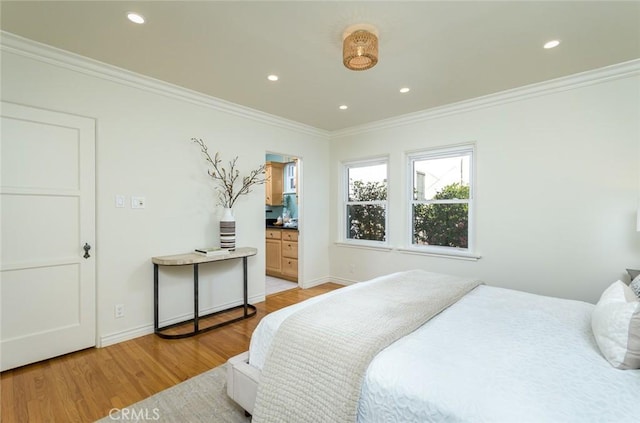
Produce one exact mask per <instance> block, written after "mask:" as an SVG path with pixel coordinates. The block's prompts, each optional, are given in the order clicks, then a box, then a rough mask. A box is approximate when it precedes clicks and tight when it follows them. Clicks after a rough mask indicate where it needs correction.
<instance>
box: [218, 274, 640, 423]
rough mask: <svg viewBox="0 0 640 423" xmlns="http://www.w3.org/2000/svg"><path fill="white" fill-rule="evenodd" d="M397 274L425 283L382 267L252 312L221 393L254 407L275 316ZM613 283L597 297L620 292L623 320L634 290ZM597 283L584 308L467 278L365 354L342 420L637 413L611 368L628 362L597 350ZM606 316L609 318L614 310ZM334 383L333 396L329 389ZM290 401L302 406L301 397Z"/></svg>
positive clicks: (572, 418)
mask: <svg viewBox="0 0 640 423" xmlns="http://www.w3.org/2000/svg"><path fill="white" fill-rule="evenodd" d="M407 275H411V276H412V277H415V276H420V277H421V278H424V279H425V280H427V279H430V278H433V277H434V275H437V274H431V273H428V272H423V271H410V272H400V273H396V274H392V275H386V276H383V277H380V278H375V279H372V280H371V281H367V282H362V283H358V284H355V285H351V286H348V287H345V288H342V289H339V290H336V291H332V292H330V293H327V294H324V295H322V296H318V297H314V298H311V299H309V300H307V301H304V302H301V303H299V304H295V305H292V306H290V307H287V308H285V309H282V310H279V311H277V312H274V313H271V314H269V315H268V316H266V317H265V318H263V319H262V321H261V322H260V324H259V325H258V327H257V328H256V330H255V331H254V333H253V335H252V339H251V344H250V349H249V351H248V352H246V353H243V354H241V355H239V356H236V357H234V358H232V359H230V360H229V363H228V366H227V391H228V394H229V396H230V397H231V398H232V399H234V400H235V401H236V402H238V403H239V404H240V405H241V406H242V407H243V408H244V409H245V410H247V412H249V413H254V411H256V410H255V409H254V408H255V406H256V398H257V397H259V392H258V391H259V389H260V388H261V384H262V386H263V387H264V386H265V384H266V381H265V377H264V375H263V371H264V370H265V366H267V367H268V366H269V363H270V360H274V358H273V357H271V356H270V354H271V355H273V354H272V353H273V350H276V349H275V347H274V345H272V344H273V343H274V342H275V341H274V339H277V334H278V332H279V330H281V326H283V324H284V323H285V322H288V321H289V320H291V319H293V318H295V316H299V315H300V314H302V313H304V311H305V309H311V308H313V307H316V308H319V307H322V306H323V305H324V304H327V302H328V301H330V298H331V297H334V298H335V299H338V298H340V296H343V295H345V294H347V295H348V293H349V292H350V291H351V295H354V294H357V295H358V296H361V295H362V293H364V292H366V290H368V289H371V286H374V285H376V284H378V283H380V282H381V281H382V282H385V281H386V282H389V281H390V280H397V279H398V278H406V277H407ZM622 285H624V284H622V282H619V283H616V284H613V285H612V286H611V287H610V288H609V289H608V290H607V291H609V297H616V298H618V299H619V298H620V296H623V297H624V296H625V295H626V297H625V298H626V299H625V298H623V299H622V300H621V301H622V302H624V304H625V307H626V309H625V310H628V311H625V312H624V313H623V315H624V316H623V317H624V319H627V320H628V319H632V320H633V321H635V323H634V324H637V323H640V305H637V304H636V303H637V298H635V297H634V298H635V302H636V303H634V299H633V298H630V297H629V296H628V292H627V291H625V289H628V287H626V285H624V287H623V286H622ZM607 291H605V293H603V298H601V300H600V302H599V303H598V305H597V306H595V305H593V304H589V303H585V302H580V301H572V300H566V299H558V298H552V297H545V296H540V295H534V294H530V293H525V292H520V291H515V290H509V289H504V288H498V287H492V286H488V285H485V284H479V285H477V286H475V285H474V286H473V287H472V288H471V289H470V290H469V291H468V292H467V293H465V294H464V295H462V296H461V297H460V298H459V299H456V300H455V301H454V302H453V303H452V304H451V305H449V306H447V307H445V308H444V309H443V310H442V311H439V312H437V313H436V314H435V315H434V316H433V317H431V318H430V319H429V320H428V321H426V322H425V323H423V324H421V325H420V326H419V327H417V329H415V330H411V331H410V332H409V333H408V334H406V335H404V336H402V337H400V338H399V339H397V340H395V341H393V342H391V343H390V344H389V345H388V346H386V347H384V348H383V349H381V350H380V351H379V352H377V353H376V354H375V355H374V356H373V357H372V359H371V360H370V361H368V362H367V366H366V371H364V374H363V376H362V378H361V381H360V382H359V385H358V386H359V389H358V390H359V392H358V395H357V406H356V416H355V418H354V419H352V418H351V417H353V416H351V417H349V418H347V419H344V421H353V420H357V421H359V422H390V421H397V422H400V421H401V422H430V421H434V422H440V421H452V422H514V421H517V422H591V421H597V422H627V421H628V422H631V421H634V422H635V421H639V420H640V410H638V406H637V401H638V397H639V396H640V370H637V369H629V370H621V369H620V368H616V367H621V368H625V366H626V364H623V363H622V361H623V360H625V359H629V352H628V351H626V353H627V355H626V356H623V357H622V358H620V351H619V350H616V348H617V347H614V348H613V353H612V352H611V351H609V350H611V348H610V347H609V350H607V345H605V344H606V342H609V341H611V339H610V338H611V337H610V336H609V335H610V333H604V336H603V331H607V330H608V329H607V328H606V327H605V328H603V327H602V325H600V327H599V326H598V324H596V323H597V322H595V318H594V316H600V315H603V314H604V315H605V318H604V319H605V321H606V319H607V318H609V317H610V316H611V313H610V312H609V311H607V310H609V309H611V307H610V306H608V304H609V303H607V302H606V301H604V300H606V299H608V298H609V297H606V298H605V294H607ZM614 294H615V295H614ZM601 303H603V304H604V306H602V305H601ZM612 304H613V303H612ZM616 304H618V303H616ZM607 307H609V308H608V309H607ZM616 307H617V306H616ZM634 307H635V308H634ZM619 309H620V307H618V308H617V309H616V310H619ZM602 310H604V312H603V311H602ZM598 313H599V314H598ZM625 313H626V314H625ZM614 314H615V313H614ZM292 316H294V317H293V318H292ZM616 316H617V317H616V319H617V320H618V321H619V320H620V313H619V312H618V314H617V315H616ZM601 320H602V319H601ZM605 323H606V322H605ZM609 323H610V322H609ZM618 323H619V322H618ZM605 326H607V325H606V324H605ZM610 326H611V325H609V326H608V327H610ZM614 326H615V325H614ZM618 326H620V325H618ZM619 329H620V327H617V329H616V330H619ZM623 329H625V328H623ZM626 329H628V330H627V338H625V340H624V342H627V343H633V342H636V341H637V340H639V339H640V334H638V333H636V334H635V335H634V336H637V337H638V338H634V339H631V337H630V335H628V334H630V333H631V332H632V329H633V331H637V330H640V326H639V327H633V328H631V327H628V328H626ZM626 329H625V330H626ZM622 331H623V332H624V330H622ZM609 332H610V331H609ZM594 334H595V336H594ZM614 338H615V337H614ZM603 339H604V340H603ZM305 342H306V341H305ZM298 343H300V342H299V341H298ZM599 343H600V344H602V345H600V344H599ZM614 344H615V342H614ZM618 346H619V345H618ZM636 346H638V345H636ZM603 347H604V349H605V352H604V353H603V350H602V348H603ZM287 348H291V347H290V346H289V347H287ZM296 354H297V353H296ZM296 354H294V356H296V357H297V355H296ZM603 354H608V356H606V357H605V355H603ZM616 354H617V356H616ZM633 354H635V353H633V352H632V353H631V356H630V357H631V362H632V367H634V366H636V368H637V367H640V356H633ZM616 360H617V361H616ZM291 361H297V359H294V360H291ZM307 366H308V364H307ZM314 366H317V368H315V367H314ZM322 366H323V364H322V363H319V364H313V365H312V368H313V370H314V371H316V373H317V374H318V375H320V374H323V373H324V372H325V371H326V369H324V368H323V367H322ZM265 373H266V372H265ZM314 377H315V376H314ZM332 377H333V376H332ZM293 379H294V380H293V381H292V382H287V383H291V384H292V385H291V386H283V387H280V386H277V388H278V389H281V391H279V393H277V394H276V395H277V397H278V398H279V397H280V396H286V395H287V394H290V395H291V396H292V398H294V399H297V398H298V397H296V395H298V394H299V393H298V392H297V391H296V383H297V382H299V381H296V380H295V375H294V377H293ZM269 389H270V390H271V389H272V387H270V388H269ZM335 389H337V390H338V392H340V389H341V387H340V386H336V387H335ZM263 390H264V389H263ZM303 394H304V393H303ZM316 394H317V393H316V392H314V391H313V390H311V392H307V393H306V395H308V396H309V398H308V399H307V400H308V401H312V402H322V400H323V398H322V396H321V395H316ZM261 395H262V396H264V395H265V394H264V393H263V394H261ZM271 398H273V397H271ZM299 398H300V401H301V402H304V398H302V395H301V397H299ZM263 402H264V401H263ZM283 404H286V402H285V403H281V404H278V405H277V406H276V408H282V407H283ZM323 407H324V408H323ZM329 408H333V405H331V406H327V405H323V404H322V403H321V404H320V405H319V408H317V409H316V411H314V413H315V414H314V415H313V418H312V420H313V421H334V419H335V416H333V415H330V414H326V415H325V413H324V412H322V411H321V412H318V411H317V410H328V409H329ZM257 411H259V414H260V415H254V420H255V421H256V422H262V421H278V420H280V421H293V420H291V419H287V418H283V417H282V416H280V417H279V418H275V419H270V418H269V416H268V415H267V416H266V417H265V414H269V413H266V412H265V411H264V409H263V410H262V411H260V410H257ZM285 415H286V414H285ZM328 416H331V417H330V418H329V417H328ZM307 417H308V416H307ZM305 420H306V421H309V419H308V418H305ZM338 420H340V419H338Z"/></svg>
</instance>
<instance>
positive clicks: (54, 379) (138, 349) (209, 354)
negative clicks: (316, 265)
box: [0, 283, 341, 423]
mask: <svg viewBox="0 0 640 423" xmlns="http://www.w3.org/2000/svg"><path fill="white" fill-rule="evenodd" d="M340 287H341V285H338V284H334V283H327V284H323V285H320V286H317V287H314V288H309V289H305V290H302V289H299V288H296V289H292V290H288V291H284V292H281V293H277V294H273V295H270V296H268V297H267V300H266V301H265V302H263V303H258V304H255V305H256V307H257V309H258V313H257V315H256V316H255V317H253V318H251V319H248V320H245V321H240V322H237V323H234V324H231V325H229V326H225V327H222V328H219V329H215V330H212V331H210V332H206V333H203V334H200V335H198V336H195V337H192V338H185V339H180V340H166V339H161V338H159V337H157V336H155V335H147V336H142V337H140V338H136V339H133V340H130V341H126V342H122V343H119V344H116V345H112V346H109V347H106V348H90V349H87V350H83V351H79V352H75V353H72V354H68V355H65V356H62V357H57V358H54V359H51V360H46V361H42V362H40V363H35V364H31V365H29V366H25V367H21V368H18V369H14V370H8V371H6V372H3V373H2V376H1V379H2V380H1V383H2V384H1V390H0V395H1V397H2V398H1V408H0V420H1V421H2V422H5V423H14V422H15V423H23V422H65V423H66V422H93V421H95V420H97V419H99V418H102V417H104V416H106V415H107V414H108V413H109V410H111V409H112V408H123V407H126V406H128V405H131V404H133V403H135V402H138V401H140V400H142V399H144V398H147V397H149V396H151V395H153V394H155V393H157V392H160V391H162V390H163V389H166V388H169V387H170V386H173V385H176V384H178V383H180V382H182V381H184V380H186V379H189V378H190V377H193V376H196V375H198V374H200V373H203V372H205V371H207V370H209V369H212V368H214V367H216V366H219V365H221V364H223V363H225V362H226V361H227V359H229V358H230V357H233V356H234V355H236V354H240V353H241V352H243V351H246V350H248V349H249V339H250V337H251V333H253V330H254V328H255V327H256V325H257V324H258V322H259V321H260V319H262V318H263V317H264V316H265V315H267V314H268V313H271V312H272V311H275V310H278V309H280V308H282V307H285V306H288V305H290V304H295V303H298V302H300V301H302V300H305V299H307V298H310V297H314V296H316V295H319V294H322V293H324V292H328V291H332V290H334V289H337V288H340Z"/></svg>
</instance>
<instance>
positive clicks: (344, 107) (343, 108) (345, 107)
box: [339, 104, 349, 110]
mask: <svg viewBox="0 0 640 423" xmlns="http://www.w3.org/2000/svg"><path fill="white" fill-rule="evenodd" d="M348 108H349V106H347V105H346V104H343V105H342V106H340V107H339V109H340V110H347V109H348Z"/></svg>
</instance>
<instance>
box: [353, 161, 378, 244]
mask: <svg viewBox="0 0 640 423" xmlns="http://www.w3.org/2000/svg"><path fill="white" fill-rule="evenodd" d="M344 181H345V183H344V197H343V213H344V214H343V216H344V219H343V222H344V226H343V228H344V229H343V230H344V235H343V237H344V239H345V240H346V241H347V242H355V243H363V244H372V245H380V244H385V243H386V241H387V210H388V204H387V159H376V160H366V161H358V162H348V163H345V164H344Z"/></svg>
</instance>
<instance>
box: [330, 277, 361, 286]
mask: <svg viewBox="0 0 640 423" xmlns="http://www.w3.org/2000/svg"><path fill="white" fill-rule="evenodd" d="M327 282H333V283H337V284H340V285H353V284H354V283H358V282H360V281H354V280H351V279H345V278H338V277H335V276H334V277H331V278H330V280H329V281H327Z"/></svg>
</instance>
